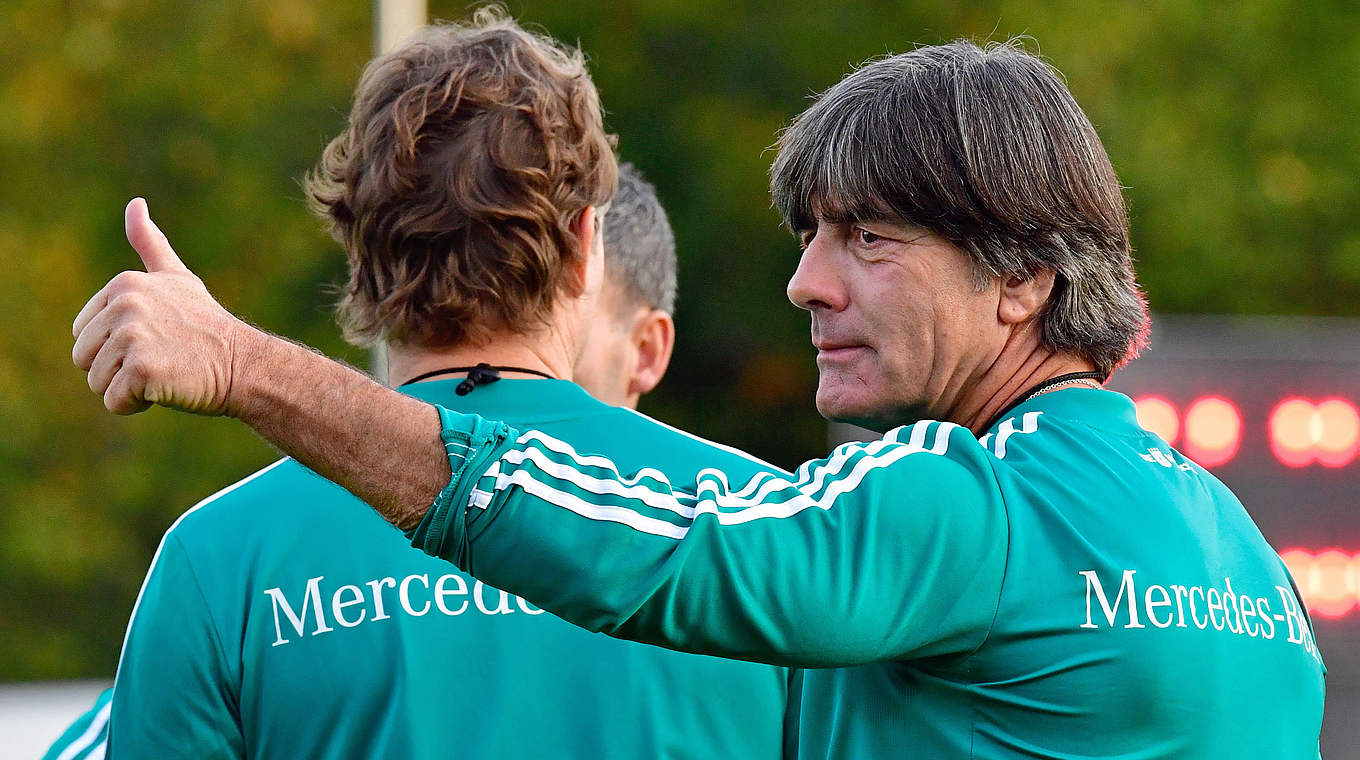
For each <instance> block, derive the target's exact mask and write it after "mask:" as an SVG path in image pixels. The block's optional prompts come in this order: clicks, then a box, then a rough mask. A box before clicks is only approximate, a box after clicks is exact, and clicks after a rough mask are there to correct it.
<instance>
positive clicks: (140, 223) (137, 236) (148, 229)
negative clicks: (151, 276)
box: [123, 198, 188, 272]
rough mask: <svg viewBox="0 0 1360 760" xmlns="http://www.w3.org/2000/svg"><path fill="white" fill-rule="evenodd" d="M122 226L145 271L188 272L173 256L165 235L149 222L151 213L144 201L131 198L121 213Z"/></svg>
mask: <svg viewBox="0 0 1360 760" xmlns="http://www.w3.org/2000/svg"><path fill="white" fill-rule="evenodd" d="M123 226H124V230H125V231H126V233H127V239H128V242H129V243H131V244H132V247H133V248H135V249H136V250H137V255H138V256H140V257H142V264H143V265H145V266H146V271H148V272H164V271H169V270H184V271H188V267H186V266H184V263H183V262H181V261H180V260H179V256H177V255H175V249H174V248H171V247H170V241H169V240H168V239H167V238H166V237H165V233H163V232H161V229H160V227H157V226H156V223H155V222H153V221H151V212H150V211H148V210H147V207H146V200H145V199H143V198H133V199H132V202H130V203H128V205H127V209H126V210H125V211H124V212H123Z"/></svg>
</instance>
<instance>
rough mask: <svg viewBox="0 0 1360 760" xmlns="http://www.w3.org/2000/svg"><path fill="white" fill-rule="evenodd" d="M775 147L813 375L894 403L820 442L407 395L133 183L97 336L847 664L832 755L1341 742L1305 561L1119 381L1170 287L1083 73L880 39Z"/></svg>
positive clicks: (820, 740) (562, 570)
mask: <svg viewBox="0 0 1360 760" xmlns="http://www.w3.org/2000/svg"><path fill="white" fill-rule="evenodd" d="M772 176H773V181H772V189H773V193H774V198H775V202H776V205H777V206H778V207H779V208H780V210H781V212H782V213H783V214H784V216H785V220H786V221H787V222H788V224H789V225H790V227H792V228H793V230H794V231H795V232H796V233H797V234H798V235H799V237H800V239H801V241H802V243H803V246H804V251H803V255H802V258H801V260H800V262H799V265H798V269H797V271H796V272H795V273H794V275H793V278H792V280H791V281H790V282H789V287H788V292H789V297H790V299H791V300H792V301H793V302H794V303H795V304H796V305H798V306H799V307H800V308H803V309H806V310H807V311H809V312H810V313H811V315H812V341H813V344H814V345H815V346H816V348H817V349H818V356H817V365H818V369H819V371H820V381H819V384H818V389H817V406H818V409H819V410H820V411H822V413H823V414H825V415H827V416H830V417H832V418H834V419H844V420H849V421H854V422H859V423H861V424H867V425H871V426H873V427H875V428H877V429H879V430H882V431H885V435H884V437H883V438H882V439H881V440H878V441H874V442H872V443H867V444H848V445H846V446H843V447H841V448H839V449H837V450H836V451H835V452H834V453H833V454H832V455H831V456H830V457H829V458H827V459H824V460H821V461H816V462H809V463H807V464H805V465H803V466H802V467H801V468H800V469H799V470H798V472H797V475H796V477H793V478H778V477H765V476H756V477H754V478H742V477H733V476H732V474H731V473H724V472H722V471H721V467H716V468H715V469H711V470H705V471H704V472H702V473H700V475H699V477H698V478H697V480H696V481H694V482H678V481H670V480H667V479H665V478H664V477H663V476H661V475H660V474H658V473H654V472H653V471H650V470H643V471H638V470H637V468H636V467H634V466H632V465H629V464H622V463H619V462H616V461H613V460H611V459H609V458H607V457H601V456H591V455H587V454H586V452H585V450H582V449H576V448H572V447H571V446H570V445H569V444H568V442H566V441H560V440H556V439H553V438H552V437H551V436H546V435H543V434H541V433H539V432H536V431H526V432H520V431H518V430H515V429H513V428H511V427H510V426H508V425H506V424H504V423H498V422H493V421H490V420H487V419H483V418H481V417H473V416H465V415H460V414H457V413H455V412H453V411H451V410H448V409H445V408H436V409H434V410H431V409H429V408H428V407H422V406H421V405H420V404H418V403H416V402H414V401H411V400H409V399H404V398H399V397H395V396H393V395H392V394H390V393H387V392H386V391H384V390H383V389H381V388H377V387H374V386H372V384H369V383H367V382H366V381H364V379H363V378H362V377H360V376H358V375H356V374H353V373H349V372H348V371H347V370H345V369H344V368H343V367H340V366H338V365H333V364H329V365H328V364H326V362H325V361H324V360H322V359H319V358H317V357H315V356H313V355H311V354H309V353H307V352H305V351H303V350H302V349H299V348H298V347H296V346H293V345H292V344H288V343H286V342H284V341H281V340H278V339H275V338H271V337H269V336H266V335H264V334H263V333H260V332H258V331H255V330H253V329H251V328H249V327H247V326H245V325H244V324H243V323H241V322H239V321H238V320H235V319H234V318H233V317H231V316H230V315H229V314H227V313H226V312H225V311H223V310H222V309H221V307H220V306H218V305H217V304H216V303H215V302H213V301H212V300H211V298H210V297H209V296H208V295H207V293H206V291H205V290H204V289H203V287H202V285H201V283H199V282H198V281H197V280H196V279H195V278H193V276H192V275H191V274H189V273H188V271H187V270H186V269H184V268H183V264H182V263H180V262H179V259H178V258H177V257H176V256H175V254H174V253H173V251H172V250H171V249H170V247H169V245H168V243H166V242H165V241H164V240H163V239H162V238H159V237H157V236H156V233H155V232H154V231H153V230H154V228H153V227H151V226H150V224H149V221H148V220H145V219H144V218H143V217H141V216H139V215H138V212H139V208H138V207H134V208H133V209H132V211H133V215H132V222H133V224H132V235H131V236H130V239H131V240H132V242H133V244H134V247H136V248H137V250H138V252H139V254H140V255H141V256H142V258H143V261H144V263H145V264H146V265H147V267H148V269H149V270H150V271H151V273H150V274H147V275H138V276H137V277H136V278H135V279H134V278H125V281H122V282H119V281H115V282H114V283H112V284H111V285H110V286H109V287H108V288H107V289H106V290H105V291H103V292H101V293H100V294H98V295H96V297H95V298H94V300H93V301H92V302H91V304H90V305H89V306H88V307H87V309H86V310H85V311H84V312H82V314H81V315H79V316H78V317H77V320H76V324H75V331H76V332H77V333H78V334H80V335H81V336H82V337H80V338H78V340H77V346H76V351H75V358H76V360H77V363H78V365H79V366H82V367H88V368H90V381H91V385H92V387H93V388H94V389H95V390H96V391H100V392H104V393H105V404H106V406H108V407H109V408H110V409H111V410H113V411H118V412H130V411H136V410H137V409H138V408H139V407H140V406H142V405H144V404H147V403H163V404H166V405H169V406H172V407H175V408H179V409H186V410H190V411H198V412H206V413H226V414H230V415H233V416H236V417H238V418H240V419H242V420H243V421H245V422H246V423H247V424H250V425H251V426H253V427H255V428H256V429H257V430H259V431H261V432H262V433H264V434H265V435H266V437H268V438H269V439H270V440H273V441H275V442H277V443H279V444H280V445H282V446H283V447H284V448H285V449H286V450H288V451H291V452H295V453H296V454H297V455H298V456H299V457H300V458H302V459H303V461H307V462H312V463H315V465H316V466H317V467H318V468H320V469H321V471H323V472H325V473H326V474H327V476H328V477H332V478H334V479H336V480H337V481H338V482H341V483H344V484H345V486H346V487H348V488H350V489H352V490H353V491H354V492H355V493H358V494H359V495H361V496H362V497H363V498H364V499H365V500H366V501H368V502H369V503H370V504H371V505H373V506H374V507H375V508H376V509H378V510H379V511H380V512H381V513H382V514H383V515H384V516H385V517H386V518H387V519H388V520H389V521H391V522H393V523H395V524H397V525H399V526H401V527H403V528H404V529H406V531H407V533H408V535H409V536H410V537H411V538H412V541H413V543H414V544H415V546H417V547H418V548H421V549H423V550H424V551H426V552H427V553H430V554H432V555H436V556H440V557H443V558H445V559H448V560H450V561H452V562H454V563H455V564H457V565H458V566H460V567H463V568H466V569H470V571H471V572H472V573H473V574H474V575H476V576H477V577H479V578H482V579H483V580H485V581H487V582H489V583H493V584H495V585H497V586H498V587H502V588H507V589H510V590H512V591H514V592H515V593H520V594H523V595H524V596H525V597H526V598H528V599H531V600H533V601H534V602H535V603H537V604H542V605H543V606H544V607H545V608H547V609H550V610H553V611H554V612H556V613H558V614H560V615H562V616H563V617H564V618H566V619H567V620H570V621H572V622H575V623H577V624H578V625H582V626H585V627H587V628H590V629H592V630H602V631H607V632H609V633H611V634H612V635H616V636H622V637H627V638H632V639H636V640H639V641H647V642H652V643H657V644H662V645H665V646H668V647H672V648H676V649H683V650H687V651H694V652H704V653H712V654H720V655H724V656H729V657H738V658H744V659H751V660H759V661H765V662H777V663H784V664H791V665H803V666H811V667H815V668H819V669H817V670H809V671H807V674H806V676H805V681H804V685H803V690H802V712H801V715H802V718H801V722H800V727H799V742H800V749H804V748H806V749H808V750H810V751H811V752H812V753H814V754H817V755H819V756H833V755H834V756H845V757H870V756H884V757H886V756H890V755H898V754H902V753H903V752H904V751H907V750H910V751H914V752H917V753H919V754H920V755H921V756H923V757H974V758H1014V757H1068V758H1070V757H1092V756H1101V757H1115V756H1119V757H1134V756H1137V757H1145V758H1173V757H1174V758H1224V757H1246V756H1250V757H1271V758H1314V757H1316V756H1317V752H1318V733H1319V729H1320V724H1321V719H1322V703H1323V692H1324V688H1323V675H1324V672H1325V670H1324V668H1323V665H1322V661H1321V657H1320V656H1319V654H1318V652H1317V648H1316V644H1315V641H1314V639H1313V635H1312V630H1311V625H1310V622H1309V620H1308V617H1307V614H1306V611H1305V607H1304V604H1303V602H1302V600H1300V599H1299V597H1298V594H1297V592H1296V591H1295V590H1294V588H1293V584H1292V580H1291V579H1290V577H1289V573H1288V571H1287V570H1286V569H1285V567H1284V564H1283V562H1282V561H1281V560H1280V558H1279V556H1278V555H1276V554H1275V552H1274V551H1273V550H1272V549H1271V548H1270V546H1269V545H1267V544H1266V542H1265V540H1264V539H1263V538H1262V537H1261V534H1260V532H1259V531H1258V530H1257V529H1256V527H1255V526H1254V525H1253V524H1252V522H1251V519H1250V518H1249V517H1248V516H1247V514H1246V511H1245V510H1244V509H1243V508H1242V505H1241V504H1240V503H1239V502H1238V500H1237V499H1236V497H1234V496H1233V494H1232V493H1231V492H1230V491H1229V490H1228V489H1227V488H1226V487H1225V486H1224V485H1223V484H1222V483H1220V482H1219V481H1218V480H1217V479H1215V478H1214V477H1213V476H1212V475H1210V474H1209V473H1208V472H1206V471H1204V470H1203V469H1201V468H1200V467H1198V466H1197V465H1196V464H1194V463H1193V462H1191V461H1189V460H1187V459H1186V458H1184V457H1183V456H1181V455H1180V454H1179V453H1177V452H1175V451H1173V450H1171V449H1170V448H1169V447H1167V446H1166V444H1165V442H1163V441H1162V440H1161V439H1160V438H1158V437H1157V436H1155V435H1153V434H1151V433H1148V432H1146V431H1144V430H1142V429H1141V428H1140V427H1139V426H1138V424H1137V421H1136V419H1135V416H1134V409H1133V404H1132V402H1131V401H1130V400H1129V399H1128V398H1126V397H1124V396H1122V395H1119V394H1117V393H1112V392H1110V391H1107V390H1105V389H1103V388H1102V387H1101V384H1102V382H1103V381H1104V379H1105V378H1106V377H1107V376H1108V375H1109V373H1110V372H1111V371H1112V370H1114V369H1115V368H1116V367H1118V366H1119V365H1120V364H1121V363H1122V362H1124V361H1126V360H1128V359H1129V358H1130V357H1131V356H1132V355H1133V354H1134V353H1135V352H1136V350H1137V348H1138V347H1139V346H1140V345H1141V343H1142V340H1143V337H1142V336H1143V335H1144V333H1145V330H1146V317H1145V314H1144V310H1143V306H1142V297H1141V294H1140V293H1139V292H1138V290H1137V287H1136V286H1135V284H1134V278H1133V272H1132V267H1131V262H1130V254H1129V245H1128V232H1127V228H1126V221H1125V210H1124V202H1123V198H1122V195H1121V193H1120V192H1119V188H1118V184H1117V182H1116V181H1115V178H1114V172H1113V170H1112V168H1111V166H1110V162H1109V159H1108V157H1107V156H1106V154H1105V151H1104V148H1103V147H1102V146H1101V144H1100V142H1099V140H1098V139H1097V137H1096V135H1095V131H1094V130H1093V129H1092V127H1091V125H1090V123H1089V122H1088V121H1087V119H1086V117H1085V115H1084V114H1083V113H1082V112H1081V109H1080V108H1079V107H1078V106H1077V105H1076V103H1075V101H1074V100H1073V99H1072V96H1071V95H1070V94H1069V93H1068V91H1067V88H1066V87H1065V86H1064V85H1063V83H1062V80H1061V78H1060V77H1059V75H1058V74H1057V73H1056V72H1055V71H1053V70H1052V69H1051V68H1049V67H1048V66H1047V65H1045V64H1044V63H1043V62H1042V61H1040V60H1039V59H1037V58H1036V57H1034V56H1032V55H1029V54H1028V53H1026V52H1024V51H1023V50H1022V49H1020V48H1019V47H1017V46H1013V45H996V46H991V47H988V48H986V49H984V48H980V47H978V46H976V45H974V44H972V43H968V42H956V43H951V44H948V45H941V46H935V47H927V48H921V49H918V50H915V51H912V52H910V53H906V54H902V55H899V56H894V57H890V58H885V59H881V60H877V61H873V62H871V63H869V64H867V65H865V66H864V67H862V68H859V69H857V70H855V71H854V72H853V73H851V74H849V75H848V76H847V77H846V78H845V79H843V80H842V81H841V82H840V83H838V84H837V85H835V86H833V87H832V88H831V89H830V90H828V91H827V92H826V93H824V94H823V95H822V96H821V97H820V98H819V99H818V101H817V102H816V103H814V105H813V106H812V107H810V108H809V109H808V111H807V112H805V113H804V114H803V115H802V116H801V117H799V118H798V119H797V120H796V121H795V122H794V124H793V126H792V127H790V129H789V130H788V131H786V132H785V133H784V135H783V136H782V137H781V139H780V146H779V155H778V157H777V158H776V160H775V167H774V171H773V174H772ZM129 296H132V298H131V299H130V300H127V301H125V302H124V303H122V304H119V303H118V299H128V298H129ZM96 315H99V316H96ZM171 320H173V321H171ZM150 324H156V325H157V326H158V330H159V331H161V333H162V334H158V335H154V336H150V337H148V336H147V335H146V332H145V331H146V327H145V326H146V325H150ZM215 334H225V335H227V336H228V341H230V342H229V343H228V345H226V346H222V347H217V346H215V345H214V339H213V337H212V336H213V335H215ZM106 335H108V336H110V337H108V338H107V340H106V339H105V336H106ZM85 336H88V337H85ZM182 344H186V345H189V346H193V347H195V352H194V353H193V354H192V355H190V356H187V357H186V356H182V354H183V352H182V350H181V351H179V352H178V353H177V351H176V349H178V347H179V346H180V345H182ZM100 346H105V347H106V348H105V349H104V350H103V353H100ZM120 362H121V364H119V363H120ZM116 367H121V369H116ZM299 373H302V374H304V375H305V377H306V378H307V381H306V382H305V383H304V382H301V381H298V380H290V379H289V378H290V377H293V376H296V375H298V374H299ZM332 404H334V405H335V406H332ZM372 410H381V412H382V415H381V416H380V415H378V414H377V413H376V412H375V411H372ZM281 415H282V416H285V417H286V420H287V425H286V426H285V425H282V424H281V423H278V422H275V421H274V418H276V417H279V416H281ZM436 417H437V421H436V419H435V418H436ZM936 420H943V421H936ZM380 425H382V426H383V427H382V432H381V434H380V435H374V436H371V437H366V435H365V434H368V433H372V431H374V430H377V429H378V428H379V426H380ZM895 426H899V427H895ZM441 444H442V445H443V446H444V448H442V449H441V448H440V445H441ZM377 460H382V461H385V462H386V467H385V468H380V467H376V466H373V463H374V462H375V461H377ZM652 460H653V462H660V461H663V460H664V457H662V456H661V455H657V456H655V457H652ZM445 461H447V464H446V465H445V466H440V465H441V464H444V463H445ZM431 503H432V506H431ZM624 541H626V542H628V543H629V546H630V550H629V552H628V553H627V554H626V556H624V555H618V554H612V553H609V552H607V551H606V549H607V547H610V546H616V545H618V543H619V542H624Z"/></svg>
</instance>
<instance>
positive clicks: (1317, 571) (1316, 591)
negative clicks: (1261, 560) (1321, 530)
mask: <svg viewBox="0 0 1360 760" xmlns="http://www.w3.org/2000/svg"><path fill="white" fill-rule="evenodd" d="M1280 557H1281V558H1282V559H1283V560H1284V563H1285V565H1286V566H1287V567H1288V568H1289V572H1290V574H1291V575H1293V576H1294V582H1295V583H1297V584H1299V593H1301V594H1302V595H1303V600H1304V602H1305V603H1307V605H1308V609H1309V610H1310V611H1312V612H1314V613H1316V614H1317V615H1319V616H1321V617H1325V618H1339V617H1343V616H1345V615H1347V614H1348V613H1350V612H1351V611H1352V610H1354V609H1355V608H1356V605H1357V603H1360V555H1352V554H1347V553H1345V552H1342V551H1339V550H1337V549H1327V550H1325V551H1322V552H1319V553H1317V554H1313V553H1312V552H1310V551H1307V550H1305V549H1290V550H1289V551H1285V552H1281V554H1280Z"/></svg>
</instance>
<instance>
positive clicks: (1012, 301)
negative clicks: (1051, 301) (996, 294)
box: [996, 269, 1053, 325]
mask: <svg viewBox="0 0 1360 760" xmlns="http://www.w3.org/2000/svg"><path fill="white" fill-rule="evenodd" d="M1052 292H1053V270H1052V269H1041V270H1039V271H1038V272H1036V273H1035V274H1034V276H1033V277H1030V278H1028V279H1026V278H1024V277H1020V276H1018V275H1015V276H1007V277H1003V278H1002V279H1001V300H1000V302H999V303H998V304H997V307H996V317H997V319H998V320H999V321H1000V322H1001V323H1002V324H1007V325H1018V324H1022V323H1024V322H1028V321H1029V320H1031V319H1033V318H1034V317H1036V316H1038V314H1039V312H1040V311H1043V308H1044V304H1046V303H1048V297H1049V295H1050V294H1051V293H1052Z"/></svg>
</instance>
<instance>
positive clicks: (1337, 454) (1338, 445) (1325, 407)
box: [1317, 398, 1360, 467]
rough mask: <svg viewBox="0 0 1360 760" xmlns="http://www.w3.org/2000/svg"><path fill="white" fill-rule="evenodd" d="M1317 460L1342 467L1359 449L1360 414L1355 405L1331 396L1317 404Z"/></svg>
mask: <svg viewBox="0 0 1360 760" xmlns="http://www.w3.org/2000/svg"><path fill="white" fill-rule="evenodd" d="M1317 417H1318V420H1319V425H1318V427H1319V434H1318V439H1317V459H1318V463H1319V464H1321V465H1322V466H1323V467H1345V466H1346V465H1348V464H1350V463H1351V460H1353V459H1355V454H1356V452H1357V450H1360V413H1357V412H1356V410H1355V406H1354V405H1352V404H1350V403H1349V402H1347V401H1343V400H1341V399H1339V398H1331V399H1327V400H1326V401H1323V402H1322V403H1321V404H1318V406H1317Z"/></svg>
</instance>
